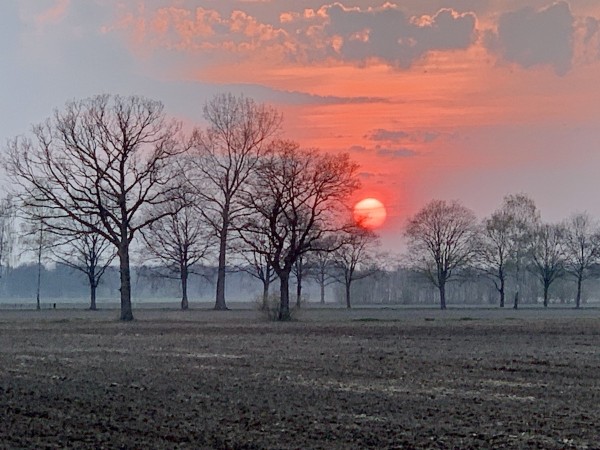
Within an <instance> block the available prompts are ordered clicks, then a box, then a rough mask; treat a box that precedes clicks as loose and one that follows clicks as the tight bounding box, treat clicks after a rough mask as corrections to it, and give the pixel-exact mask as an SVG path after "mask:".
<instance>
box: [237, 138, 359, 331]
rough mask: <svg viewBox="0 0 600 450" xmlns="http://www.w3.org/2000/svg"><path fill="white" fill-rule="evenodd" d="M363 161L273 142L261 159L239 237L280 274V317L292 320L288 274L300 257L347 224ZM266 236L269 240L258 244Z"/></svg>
mask: <svg viewBox="0 0 600 450" xmlns="http://www.w3.org/2000/svg"><path fill="white" fill-rule="evenodd" d="M357 168H358V166H357V165H356V164H355V163H353V162H352V161H351V160H350V159H349V157H348V155H346V154H340V155H329V154H323V153H320V152H318V151H316V150H314V149H313V150H304V149H301V148H300V147H299V146H298V144H296V143H294V142H289V141H278V142H276V143H274V144H273V145H272V147H271V149H270V152H269V153H268V154H267V155H265V157H264V158H262V159H261V162H260V166H259V167H258V170H257V171H256V173H255V176H254V177H253V180H252V184H251V188H250V189H249V190H248V191H247V192H246V193H245V195H244V196H243V201H242V205H243V206H244V207H245V208H248V210H249V212H250V214H249V215H248V216H245V217H244V218H243V220H242V221H240V223H239V224H238V225H237V230H238V232H239V234H240V237H241V238H242V239H243V241H244V242H245V243H246V245H248V246H249V247H251V248H253V249H254V250H256V251H257V252H259V253H262V254H263V255H264V256H265V257H266V258H267V261H268V262H269V264H270V265H271V267H273V270H275V273H276V274H277V276H278V278H279V283H280V306H279V312H278V319H279V320H289V318H290V309H289V277H290V273H291V271H292V268H293V266H294V264H295V263H296V261H297V260H298V258H300V257H301V256H302V255H304V254H306V253H307V252H310V251H319V250H328V248H324V245H323V243H324V242H327V241H328V239H327V237H328V236H331V235H332V234H335V233H339V232H340V231H342V230H344V229H345V228H346V225H345V224H344V223H342V221H341V220H340V217H341V216H342V214H343V213H346V212H347V208H346V206H345V202H347V200H348V197H349V196H350V195H351V194H352V193H353V192H354V191H355V190H356V189H357V188H358V187H359V181H358V178H357V175H356V171H357ZM265 238H266V239H267V240H268V242H269V246H268V247H267V249H265V246H264V245H262V244H261V245H256V243H257V242H262V241H263V240H264V239H265Z"/></svg>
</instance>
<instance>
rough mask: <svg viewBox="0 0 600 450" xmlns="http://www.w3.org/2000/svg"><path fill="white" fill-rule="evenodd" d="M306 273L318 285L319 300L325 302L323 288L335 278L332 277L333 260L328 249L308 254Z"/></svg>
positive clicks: (333, 270)
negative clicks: (307, 269)
mask: <svg viewBox="0 0 600 450" xmlns="http://www.w3.org/2000/svg"><path fill="white" fill-rule="evenodd" d="M308 266H309V271H308V275H309V276H310V277H311V278H312V279H314V280H315V281H316V282H317V284H318V285H319V290H320V296H319V297H320V301H321V304H322V305H323V304H325V288H326V287H327V286H329V285H331V284H333V283H336V282H337V280H336V279H335V278H334V273H335V261H334V259H333V257H332V255H331V252H329V251H325V250H323V251H318V252H311V253H309V254H308Z"/></svg>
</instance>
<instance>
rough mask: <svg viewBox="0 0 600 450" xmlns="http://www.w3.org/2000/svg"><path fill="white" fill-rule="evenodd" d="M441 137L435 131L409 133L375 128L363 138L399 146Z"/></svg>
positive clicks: (431, 140)
mask: <svg viewBox="0 0 600 450" xmlns="http://www.w3.org/2000/svg"><path fill="white" fill-rule="evenodd" d="M441 136H442V134H441V133H439V132H437V131H412V132H410V133H408V132H406V131H402V130H386V129H384V128H376V129H374V130H371V131H370V132H369V133H368V134H366V135H365V136H364V138H365V139H369V140H371V141H374V142H387V143H391V144H400V143H402V142H407V141H408V142H413V143H429V142H433V141H435V140H437V139H438V138H440V137H441Z"/></svg>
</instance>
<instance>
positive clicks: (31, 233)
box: [19, 205, 56, 311]
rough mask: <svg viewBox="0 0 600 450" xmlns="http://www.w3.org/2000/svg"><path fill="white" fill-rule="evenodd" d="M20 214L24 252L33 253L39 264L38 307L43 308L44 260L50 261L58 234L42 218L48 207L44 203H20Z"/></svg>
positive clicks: (37, 279) (21, 241)
mask: <svg viewBox="0 0 600 450" xmlns="http://www.w3.org/2000/svg"><path fill="white" fill-rule="evenodd" d="M19 208H20V215H21V218H22V219H23V222H22V223H21V238H20V246H21V248H22V250H23V252H24V253H32V254H33V255H34V258H35V261H36V264H37V277H36V295H35V303H36V309H37V310H38V311H39V310H40V309H42V305H41V298H40V297H41V288H42V267H43V265H44V262H47V261H49V258H48V252H49V251H50V250H52V248H53V246H54V244H55V240H56V236H54V235H53V234H51V233H50V232H49V229H48V228H49V227H48V225H47V224H46V222H45V221H44V220H43V219H42V217H43V216H44V215H45V210H46V208H45V207H44V206H43V205H40V206H37V207H28V208H22V205H19Z"/></svg>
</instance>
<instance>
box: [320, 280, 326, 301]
mask: <svg viewBox="0 0 600 450" xmlns="http://www.w3.org/2000/svg"><path fill="white" fill-rule="evenodd" d="M319 287H320V288H321V305H324V304H325V283H319Z"/></svg>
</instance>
